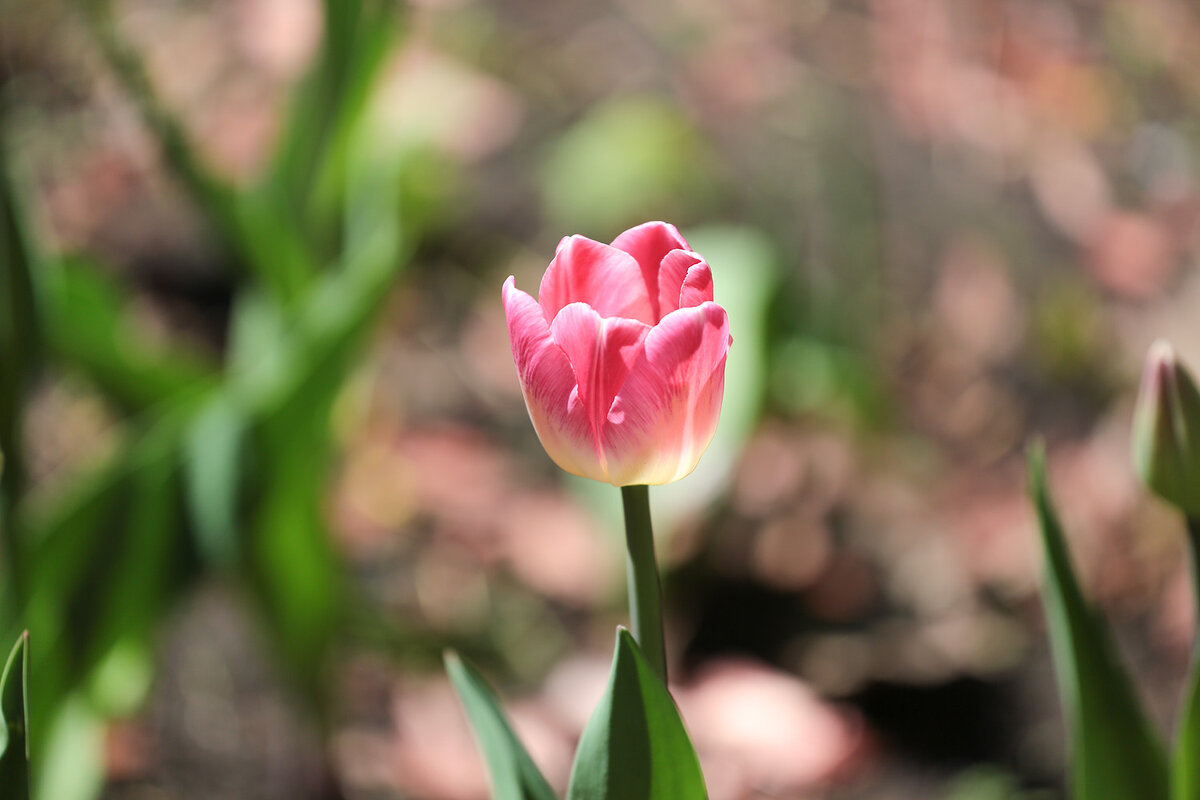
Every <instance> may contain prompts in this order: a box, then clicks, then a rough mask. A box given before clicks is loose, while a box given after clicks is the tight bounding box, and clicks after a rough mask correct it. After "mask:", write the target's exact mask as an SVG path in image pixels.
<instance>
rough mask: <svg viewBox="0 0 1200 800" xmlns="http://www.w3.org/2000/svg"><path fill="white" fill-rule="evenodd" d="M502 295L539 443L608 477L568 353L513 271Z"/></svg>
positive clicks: (560, 460) (585, 470)
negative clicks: (576, 383)
mask: <svg viewBox="0 0 1200 800" xmlns="http://www.w3.org/2000/svg"><path fill="white" fill-rule="evenodd" d="M503 298H504V316H505V319H506V320H507V322H508V338H509V341H510V343H511V344H512V353H513V361H515V362H516V365H517V377H518V378H519V379H520V381H521V392H522V393H523V394H524V396H525V407H526V408H527V409H528V410H529V418H530V419H531V420H532V421H533V428H534V430H535V431H537V435H538V438H539V439H540V440H541V442H542V446H543V447H544V448H546V452H547V453H548V454H549V455H550V458H552V459H553V460H554V462H555V463H556V464H558V465H559V466H560V467H562V468H563V469H565V470H566V471H567V472H570V473H572V474H574V475H582V476H584V477H587V478H593V479H595V480H598V481H605V480H607V476H606V474H605V473H604V472H603V470H602V469H601V468H600V458H601V456H602V452H601V451H600V450H599V448H598V447H597V445H596V435H595V429H594V426H593V425H592V423H591V421H590V420H589V419H588V418H587V414H586V413H585V411H584V408H583V406H582V405H580V404H579V402H578V398H577V394H578V392H577V391H576V386H575V372H574V370H573V369H571V362H570V360H569V359H568V358H567V354H566V353H564V352H563V350H562V348H561V347H559V346H558V345H557V344H555V343H554V340H553V338H552V337H551V335H550V326H549V324H547V322H546V318H545V317H544V316H543V314H542V307H541V306H540V305H538V303H537V301H536V300H534V299H533V298H532V297H530V296H529V295H528V294H526V293H525V292H523V291H521V290H520V289H518V288H516V281H515V280H514V279H513V278H512V277H509V279H508V280H506V281H505V282H504V290H503Z"/></svg>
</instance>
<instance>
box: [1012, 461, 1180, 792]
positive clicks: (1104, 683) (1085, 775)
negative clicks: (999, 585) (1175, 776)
mask: <svg viewBox="0 0 1200 800" xmlns="http://www.w3.org/2000/svg"><path fill="white" fill-rule="evenodd" d="M1029 474H1030V491H1031V494H1032V499H1033V503H1034V507H1035V509H1036V511H1037V517H1038V523H1039V527H1040V530H1041V539H1042V546H1043V548H1044V554H1045V589H1044V592H1043V601H1044V603H1045V608H1046V617H1047V620H1048V622H1049V627H1050V641H1051V645H1052V647H1053V652H1054V663H1055V668H1056V671H1057V673H1058V684H1059V692H1060V694H1061V696H1062V700H1063V706H1064V710H1065V712H1066V715H1067V720H1068V726H1069V728H1070V731H1071V737H1072V744H1073V746H1072V748H1071V750H1072V752H1071V759H1072V769H1071V777H1072V783H1073V793H1074V797H1075V798H1076V799H1077V800H1133V798H1137V800H1165V798H1166V797H1167V781H1168V773H1167V761H1166V757H1165V755H1164V751H1163V748H1162V745H1161V743H1160V742H1159V740H1158V737H1157V736H1156V735H1155V733H1154V731H1153V729H1152V727H1151V725H1150V723H1149V721H1148V720H1147V718H1146V716H1145V713H1144V712H1143V710H1142V706H1141V703H1140V702H1139V700H1138V697H1137V693H1136V691H1135V690H1134V688H1133V685H1132V683H1131V682H1130V679H1129V676H1128V675H1127V674H1126V672H1125V670H1124V668H1123V667H1122V666H1121V663H1120V660H1119V659H1118V657H1117V653H1116V649H1115V647H1114V645H1113V642H1112V640H1111V639H1110V637H1109V634H1108V629H1107V628H1106V627H1105V625H1104V623H1103V622H1102V621H1101V620H1100V618H1099V617H1098V616H1097V614H1096V612H1095V610H1094V609H1093V608H1092V607H1091V606H1090V605H1089V604H1088V602H1087V600H1085V599H1084V596H1083V593H1082V591H1081V590H1080V588H1079V583H1078V581H1077V580H1076V578H1075V573H1074V571H1073V569H1072V566H1071V558H1070V555H1069V553H1068V551H1067V545H1066V541H1065V539H1064V537H1063V532H1062V528H1061V526H1060V525H1059V521H1058V517H1057V515H1056V514H1055V511H1054V506H1053V504H1052V501H1051V498H1050V494H1049V491H1048V489H1047V487H1046V466H1045V456H1044V453H1043V451H1042V449H1041V447H1039V446H1035V447H1033V448H1031V450H1030V453H1029Z"/></svg>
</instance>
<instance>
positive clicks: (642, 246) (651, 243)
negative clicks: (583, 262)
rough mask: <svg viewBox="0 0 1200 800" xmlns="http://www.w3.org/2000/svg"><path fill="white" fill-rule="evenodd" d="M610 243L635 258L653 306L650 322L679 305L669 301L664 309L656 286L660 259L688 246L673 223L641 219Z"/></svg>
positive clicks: (658, 280)
mask: <svg viewBox="0 0 1200 800" xmlns="http://www.w3.org/2000/svg"><path fill="white" fill-rule="evenodd" d="M612 246H613V247H615V248H617V249H618V250H624V251H625V252H626V253H629V254H630V255H632V256H633V257H634V258H635V259H637V263H638V266H639V267H640V268H641V271H642V280H643V281H644V283H645V285H646V291H647V293H648V295H649V297H650V302H651V305H652V306H653V307H652V308H651V311H652V312H653V314H654V318H653V319H652V320H651V323H652V324H653V323H654V322H658V321H659V320H660V319H662V318H663V317H664V316H666V315H667V314H668V313H669V311H671V310H674V309H675V308H678V305H676V304H675V303H674V302H672V303H671V309H664V308H662V307H661V306H660V305H659V303H660V298H661V297H662V293H661V290H660V288H659V287H660V285H661V279H660V278H659V270H660V268H661V267H662V263H663V259H664V258H666V257H667V254H668V253H670V252H671V251H672V250H690V249H691V248H690V247H688V243H687V240H685V239H684V238H683V236H681V235H680V233H679V230H678V229H677V228H676V227H675V226H674V225H671V224H670V223H667V222H644V223H642V224H641V225H638V226H637V227H634V228H630V229H629V230H627V231H625V232H624V233H622V234H621V235H620V236H618V237H617V238H616V239H613V243H612ZM681 280H682V279H681ZM675 286H676V287H678V286H679V284H678V283H676V284H675ZM672 300H673V298H672Z"/></svg>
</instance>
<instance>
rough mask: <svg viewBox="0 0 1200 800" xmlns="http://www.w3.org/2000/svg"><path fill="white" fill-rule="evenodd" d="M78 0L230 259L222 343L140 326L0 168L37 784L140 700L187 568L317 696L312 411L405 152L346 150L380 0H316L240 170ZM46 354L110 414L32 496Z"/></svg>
mask: <svg viewBox="0 0 1200 800" xmlns="http://www.w3.org/2000/svg"><path fill="white" fill-rule="evenodd" d="M80 5H81V9H82V10H83V12H84V14H85V15H86V18H87V20H88V23H89V30H91V31H92V32H93V33H94V34H95V35H96V37H97V40H98V42H99V43H100V45H101V48H102V50H103V52H104V53H105V55H106V56H107V59H108V62H109V65H110V67H111V68H112V69H113V70H114V72H115V73H116V74H117V75H118V76H120V77H121V79H122V81H123V85H124V88H125V89H126V91H128V92H129V94H130V96H131V97H132V99H133V100H134V101H135V102H136V103H137V105H138V107H139V108H140V110H141V112H142V115H143V118H144V119H145V121H146V122H147V124H148V126H149V127H150V128H151V130H153V131H154V133H156V134H157V136H158V141H159V143H160V145H161V148H162V153H163V155H164V157H165V158H166V159H167V161H168V163H169V164H170V165H171V166H172V167H173V168H174V171H175V173H176V175H177V177H179V178H181V179H182V182H183V184H184V185H185V186H186V188H187V189H188V190H189V192H190V194H191V197H192V200H193V201H194V202H195V203H196V204H197V206H198V207H199V208H200V209H202V210H203V211H204V212H205V213H206V214H207V215H208V217H209V218H210V220H211V221H212V222H213V229H214V230H215V231H216V232H217V233H218V234H219V235H220V240H221V245H222V247H223V248H224V249H225V250H226V251H227V253H228V256H229V263H230V264H231V265H232V268H233V269H234V270H236V274H237V278H236V284H235V285H236V290H235V296H234V299H233V310H232V319H231V322H230V327H231V330H232V333H231V335H230V345H229V348H228V353H227V358H226V360H225V363H223V364H217V363H212V362H211V361H210V360H208V359H206V358H204V357H202V356H199V355H196V354H195V353H193V352H191V351H189V350H187V349H180V348H178V347H177V346H176V345H165V346H164V345H162V344H161V343H155V344H154V345H153V346H151V345H149V344H148V343H147V342H145V341H144V340H143V339H142V338H140V337H139V335H138V334H136V333H134V332H133V331H132V330H130V329H129V327H128V325H127V324H126V320H125V309H126V306H127V304H128V302H129V298H128V297H127V296H126V293H125V290H124V289H123V288H122V287H121V286H120V285H118V284H117V283H115V282H113V281H112V280H110V279H108V278H105V277H103V273H102V271H99V270H97V269H95V268H93V267H92V266H91V265H90V264H88V263H86V262H85V261H83V260H81V259H80V258H78V257H76V256H71V255H68V256H62V257H57V256H55V257H51V256H45V255H41V254H38V253H37V252H36V251H35V249H34V248H33V247H32V246H31V243H30V242H29V240H28V237H27V234H26V228H25V226H24V225H23V223H22V221H21V218H20V203H19V202H18V200H17V197H16V195H15V193H14V191H13V187H12V184H11V182H10V180H9V176H8V170H7V169H3V170H0V174H2V175H3V184H2V185H0V189H2V191H0V212H2V219H0V222H2V223H3V225H2V230H3V240H2V241H0V245H3V248H4V251H5V257H4V260H3V271H2V273H0V281H2V288H3V291H2V292H0V297H2V298H3V300H2V302H3V304H4V309H3V311H4V314H3V317H2V318H0V323H2V324H0V347H2V353H0V368H2V369H3V370H4V374H3V376H2V380H0V388H2V391H3V404H2V405H0V412H2V414H0V446H2V447H3V449H4V451H5V452H6V453H8V454H9V457H8V464H7V469H6V471H5V476H4V496H3V513H4V519H3V525H4V531H3V532H4V541H5V544H6V551H5V552H6V557H5V559H4V561H5V565H6V567H7V568H8V569H9V571H10V573H11V575H10V579H9V580H7V581H6V585H7V586H8V587H10V588H9V596H8V597H7V598H6V602H5V615H4V620H5V623H6V625H7V626H8V629H9V630H12V628H13V627H14V626H16V625H18V624H22V625H27V626H28V628H29V630H30V636H31V638H32V641H34V642H36V645H35V647H34V648H33V653H34V657H33V666H32V673H33V674H34V675H35V676H36V678H35V679H34V680H33V681H32V682H31V689H32V696H31V700H30V705H31V707H32V709H33V713H34V715H35V717H36V718H37V719H38V720H39V724H38V725H37V726H35V727H34V728H33V737H34V739H33V748H32V749H33V751H34V753H35V761H36V766H37V768H38V769H39V772H40V774H41V776H42V780H41V782H40V787H41V793H40V794H39V796H40V797H46V798H50V797H53V798H55V800H67V798H71V797H83V796H87V795H88V794H89V793H90V792H91V791H93V790H94V789H95V788H96V787H97V786H98V783H97V777H96V776H94V775H92V776H91V777H89V770H88V769H87V768H86V765H88V764H91V765H93V766H99V759H98V758H97V757H95V756H94V755H93V756H89V755H88V754H87V750H88V749H89V748H92V747H95V746H96V745H97V740H96V739H95V737H94V736H91V735H88V734H86V733H85V731H86V730H87V729H88V728H91V727H93V726H94V725H95V722H94V721H93V719H94V715H95V714H120V713H129V712H130V711H131V710H133V709H134V708H136V707H137V704H138V703H140V702H141V699H142V697H143V696H144V693H145V691H146V689H147V688H148V685H149V684H148V678H149V675H150V672H149V670H148V668H147V667H148V664H149V663H150V658H151V648H152V641H153V638H152V637H153V635H154V633H155V631H156V629H157V626H158V624H159V622H160V621H161V620H162V618H163V615H164V614H165V613H167V612H168V611H169V610H170V609H171V608H172V607H173V605H174V603H175V601H176V600H177V599H178V598H179V597H180V596H181V593H182V592H183V591H184V590H186V589H187V588H188V587H189V586H190V585H191V584H192V583H193V582H194V581H195V579H196V578H197V576H199V575H200V574H202V573H204V572H208V571H216V572H218V573H223V574H228V575H232V576H235V577H236V578H237V579H239V580H240V581H242V582H243V583H244V584H245V586H246V587H247V588H248V590H249V595H250V596H251V597H253V598H254V599H255V601H256V603H257V606H258V608H259V610H260V612H261V613H262V615H263V616H264V618H265V623H266V624H265V625H264V630H266V631H268V632H270V634H271V636H272V637H273V639H274V642H275V645H276V646H277V651H278V653H279V655H280V657H281V662H282V663H283V664H284V665H285V666H286V668H287V671H288V673H289V674H290V676H291V678H292V679H293V681H294V685H295V687H296V688H297V689H299V690H301V696H303V697H306V698H309V699H310V700H311V701H313V702H314V704H315V706H314V707H315V709H316V710H318V711H319V712H320V711H322V710H323V709H324V708H325V699H326V697H327V694H328V682H327V681H326V680H325V679H324V678H325V675H326V672H325V669H326V666H327V660H328V656H329V654H330V649H331V648H332V647H333V646H334V643H335V642H336V640H337V637H338V628H339V626H340V625H342V624H343V622H344V621H345V619H346V599H347V595H346V587H345V582H344V579H343V576H342V572H341V568H340V566H339V561H338V559H337V558H336V557H335V556H334V553H333V551H332V546H331V543H330V541H329V537H328V533H327V531H326V524H325V521H324V518H323V515H322V508H321V499H320V498H321V489H322V487H323V486H324V484H325V482H326V480H327V472H328V469H329V456H330V436H331V434H330V411H331V406H332V404H333V402H334V399H335V398H336V396H337V394H338V392H339V391H340V389H341V387H342V385H343V383H344V381H345V380H346V378H347V375H348V372H349V370H350V368H351V366H352V365H353V363H354V359H355V355H356V353H357V351H358V348H359V346H360V345H361V343H362V341H363V339H364V336H365V334H366V333H367V332H368V331H369V329H370V328H371V325H372V321H373V320H374V319H375V317H376V316H377V314H378V311H379V309H380V307H381V304H382V301H383V298H385V297H386V295H387V290H388V288H389V286H390V285H391V284H392V282H393V281H394V280H395V278H396V275H397V274H398V271H399V269H400V268H401V267H402V266H403V264H404V262H405V257H406V252H407V249H408V244H407V242H408V241H409V238H410V237H409V231H408V229H407V228H406V225H407V221H406V220H405V218H404V213H403V210H402V208H401V207H400V205H401V199H402V198H401V185H402V182H401V180H400V178H399V175H400V172H401V170H403V169H404V166H405V165H404V164H403V163H402V162H401V161H400V160H398V159H392V160H391V161H390V162H388V163H382V164H381V163H379V162H378V161H374V162H372V163H370V164H363V163H361V161H360V160H359V156H358V154H357V151H356V150H355V148H354V147H353V146H352V144H353V142H354V139H355V136H356V135H358V132H359V130H360V122H361V120H362V118H363V110H364V107H365V105H366V100H367V98H368V96H369V94H370V91H371V88H372V86H373V84H374V82H375V79H376V76H377V74H378V72H379V67H380V65H381V63H382V59H383V55H384V54H385V53H386V52H387V51H388V50H389V47H390V45H391V43H392V42H393V40H394V38H395V36H396V34H397V31H398V30H399V26H400V9H399V7H398V6H397V5H396V4H395V3H391V2H377V1H376V0H352V1H351V2H343V1H342V0H328V2H325V3H324V5H323V12H324V23H325V24H324V27H323V39H322V42H321V48H320V54H319V56H318V58H317V59H316V62H315V64H314V65H313V67H312V69H311V72H310V74H309V76H308V78H307V79H306V80H305V81H304V83H303V85H302V86H301V87H300V89H299V90H298V91H297V93H296V95H295V99H294V102H293V103H292V111H291V116H290V119H289V121H288V124H287V125H286V126H285V127H284V128H283V134H282V137H281V139H280V141H279V143H278V147H277V151H276V152H277V155H276V157H275V158H274V159H273V160H272V163H271V164H270V166H269V168H268V169H267V170H266V171H265V174H264V175H263V176H262V177H261V179H260V180H258V181H256V182H254V183H253V184H252V185H250V186H248V187H234V186H232V185H228V184H226V183H224V182H223V181H221V180H220V179H218V178H217V177H215V176H213V175H212V174H210V173H208V172H207V171H206V170H205V168H204V167H203V166H202V165H201V163H200V161H199V160H198V159H197V158H196V156H195V154H194V153H193V152H192V151H191V149H190V146H189V143H188V141H187V139H186V137H185V136H184V134H183V133H182V131H181V129H180V126H179V125H178V123H177V122H176V121H175V120H174V119H173V118H172V117H171V115H170V114H169V113H168V112H167V111H166V110H165V109H164V108H163V106H162V105H161V104H160V103H159V102H158V100H157V98H156V97H155V96H154V94H153V91H152V89H151V87H150V84H149V82H148V81H147V80H146V77H145V73H144V70H143V68H142V66H141V64H140V61H139V58H138V56H137V54H136V52H135V51H134V50H133V49H132V48H130V47H129V46H128V45H127V44H126V43H125V42H124V41H123V40H122V38H121V37H120V34H119V32H118V30H117V28H116V26H114V25H113V24H112V18H111V14H112V10H111V8H110V7H109V5H108V4H107V3H82V4H80ZM38 342H44V343H45V346H46V350H45V355H44V361H42V360H40V359H39V358H38V356H39V350H38V349H37V348H36V347H34V344H35V343H38ZM43 366H53V367H54V368H55V369H68V370H72V371H76V372H78V373H82V374H83V375H86V376H87V377H88V378H89V379H90V380H91V382H92V383H93V385H94V386H95V387H96V388H98V389H99V390H100V391H102V392H103V393H104V396H105V397H106V398H107V400H108V401H109V402H110V403H111V404H112V406H113V408H115V409H118V410H119V411H120V413H121V414H122V415H123V418H124V419H123V425H122V431H121V434H120V443H119V447H118V449H117V450H116V452H115V453H114V454H113V455H112V456H111V457H110V458H109V459H107V461H106V462H105V463H103V464H102V465H100V466H99V467H97V468H96V469H94V470H93V471H91V472H90V473H89V474H86V475H83V476H81V477H80V478H79V479H78V480H77V482H76V484H75V486H74V488H73V490H72V491H71V492H70V493H69V494H68V495H67V496H66V497H59V498H56V499H55V501H54V502H53V503H52V504H50V505H38V504H36V503H31V502H30V495H29V493H28V491H27V486H26V482H25V480H24V477H25V476H24V470H23V468H22V460H21V453H22V449H23V446H24V443H23V442H22V440H21V419H22V413H23V404H24V402H25V401H26V398H27V396H28V392H29V389H30V387H31V386H32V385H33V381H34V379H35V376H36V374H37V372H38V370H39V369H40V368H42V367H43ZM72 730H76V731H79V733H72V732H71V731H72ZM68 774H70V775H74V776H75V777H74V778H72V780H71V783H70V784H69V785H65V784H63V782H62V781H63V780H64V778H63V776H64V775H68Z"/></svg>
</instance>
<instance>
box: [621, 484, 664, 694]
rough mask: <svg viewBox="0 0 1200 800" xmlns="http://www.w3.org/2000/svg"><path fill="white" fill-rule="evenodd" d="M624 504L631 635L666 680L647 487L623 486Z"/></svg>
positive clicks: (660, 598) (659, 601)
mask: <svg viewBox="0 0 1200 800" xmlns="http://www.w3.org/2000/svg"><path fill="white" fill-rule="evenodd" d="M621 501H622V504H623V505H624V507H625V548H626V555H627V565H628V576H629V614H630V617H631V619H632V622H633V638H634V639H636V640H637V643H638V645H639V646H640V647H641V648H642V653H643V654H645V656H646V659H647V660H648V661H649V662H650V664H651V666H653V667H654V670H655V671H656V672H657V673H658V676H659V677H660V678H662V682H663V685H664V686H665V685H666V683H667V655H666V647H665V646H664V644H663V622H662V587H661V585H660V584H659V580H658V564H657V563H656V562H655V560H654V530H653V528H652V527H651V525H650V487H648V486H622V487H621Z"/></svg>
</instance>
